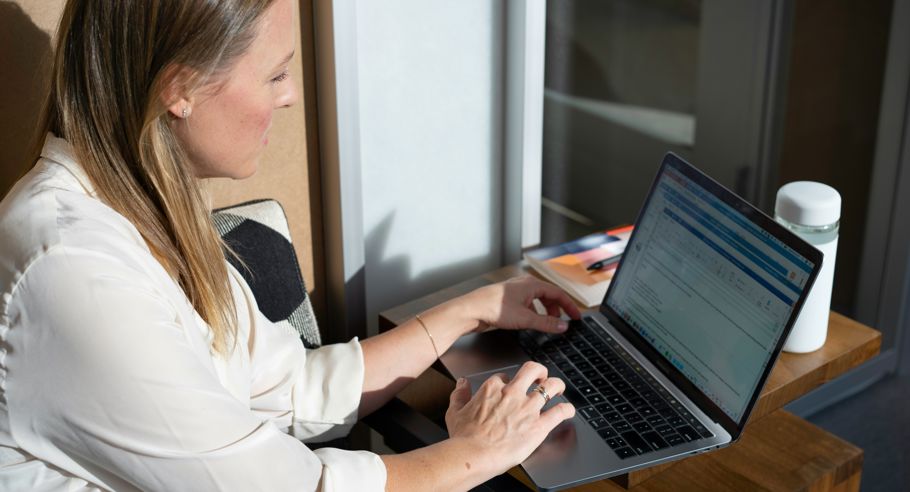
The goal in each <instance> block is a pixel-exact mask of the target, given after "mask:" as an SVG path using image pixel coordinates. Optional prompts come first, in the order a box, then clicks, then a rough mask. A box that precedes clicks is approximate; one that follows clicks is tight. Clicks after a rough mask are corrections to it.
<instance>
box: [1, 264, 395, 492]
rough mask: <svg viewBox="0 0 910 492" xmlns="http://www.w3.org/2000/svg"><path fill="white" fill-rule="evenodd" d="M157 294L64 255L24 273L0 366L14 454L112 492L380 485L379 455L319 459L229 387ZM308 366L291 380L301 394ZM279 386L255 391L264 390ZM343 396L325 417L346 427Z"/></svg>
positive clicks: (143, 275)
mask: <svg viewBox="0 0 910 492" xmlns="http://www.w3.org/2000/svg"><path fill="white" fill-rule="evenodd" d="M160 288H161V286H160V285H157V284H156V283H155V282H154V281H153V280H152V278H151V277H150V275H149V274H148V273H147V272H145V271H143V269H142V268H140V267H137V266H136V265H135V264H134V263H130V262H128V261H127V260H123V259H122V258H120V257H115V256H113V255H108V254H103V253H98V252H91V251H82V250H76V249H73V248H67V247H64V246H59V247H55V248H54V249H51V250H50V251H48V252H46V253H45V254H44V255H43V256H42V257H41V258H40V259H38V260H36V261H35V262H34V263H33V264H32V265H30V266H29V268H28V270H27V272H26V273H25V274H24V276H23V277H22V278H21V279H20V280H19V283H18V286H17V289H16V291H15V292H14V293H13V295H14V296H15V299H13V300H12V302H11V303H10V306H11V309H10V312H9V313H8V317H9V320H10V323H9V327H10V328H9V330H8V332H7V333H5V340H6V342H7V347H5V348H6V349H7V350H6V351H5V357H4V359H3V361H2V362H3V367H4V369H5V371H6V374H5V380H4V387H3V390H4V396H5V397H6V398H5V400H6V401H5V402H3V403H5V404H6V405H7V406H8V411H9V426H10V433H11V435H12V436H13V437H14V438H15V440H16V444H17V445H18V446H19V447H21V448H22V449H23V450H25V451H27V452H28V453H30V454H32V455H34V456H36V457H38V458H40V459H42V460H44V461H46V462H48V463H53V464H54V465H56V466H57V467H59V468H62V469H63V470H64V471H66V472H68V473H70V474H73V475H75V476H79V477H88V478H90V479H91V481H92V482H94V483H97V484H99V485H100V486H102V487H105V488H108V489H113V490H134V489H142V490H347V489H352V490H354V489H356V490H382V489H383V488H384V486H385V478H386V477H385V468H384V467H383V465H382V462H381V460H380V459H379V458H378V456H376V455H374V454H372V453H367V452H349V451H340V450H325V451H322V452H320V453H318V454H317V453H314V452H312V451H310V450H309V449H308V448H307V447H306V446H305V445H303V444H302V443H301V442H300V441H298V440H297V439H295V438H294V437H292V436H290V435H288V434H286V433H284V432H282V431H281V430H280V429H279V428H278V427H277V426H276V425H275V424H274V423H273V421H272V420H270V419H264V418H263V417H262V415H260V414H258V413H257V411H254V410H251V409H250V405H249V402H244V401H241V400H239V399H238V398H236V397H234V396H233V395H232V394H231V393H230V392H229V391H227V390H226V389H225V387H224V386H223V385H222V384H221V383H220V382H219V379H218V377H217V375H216V371H215V370H214V368H213V367H212V359H211V357H210V356H209V354H208V353H205V352H204V351H200V350H199V347H198V344H199V339H200V338H202V337H199V336H198V335H197V334H193V333H190V332H189V330H190V329H189V328H187V326H185V324H184V323H183V322H181V317H180V314H179V312H178V310H177V309H176V308H175V306H174V305H173V304H172V303H171V301H169V299H168V297H167V296H165V295H164V294H162V292H161V290H160ZM263 338H265V337H263ZM251 342H252V340H251ZM355 344H356V342H354V343H353V344H352V345H351V346H350V347H351V348H347V349H344V348H342V349H339V353H344V352H345V351H347V353H349V354H353V353H356V351H357V350H358V349H356V348H352V347H353V345H355ZM263 345H265V346H266V347H262V348H263V349H266V348H268V347H267V345H268V343H263ZM286 350H288V351H290V349H286ZM279 351H280V350H279ZM331 353H332V351H331V350H330V351H329V354H331ZM200 354H201V355H200ZM256 355H257V356H258V355H262V356H265V353H264V352H260V353H257V354H256ZM281 355H284V354H281ZM330 358H331V357H330ZM347 358H348V359H354V358H355V357H354V356H353V355H347ZM317 360H319V359H317ZM304 361H305V358H299V362H297V363H296V364H298V365H296V366H294V369H293V370H292V371H288V372H287V373H286V374H285V375H284V376H283V377H282V378H283V379H286V380H287V381H288V382H291V381H293V384H292V386H293V389H292V392H294V391H296V389H297V387H298V383H297V382H296V380H297V379H299V375H300V374H302V373H303V372H305V371H306V370H308V369H309V364H308V363H306V362H304ZM361 365H362V363H361ZM265 373H269V374H272V372H270V371H267V370H265ZM282 378H279V380H281V379H282ZM279 380H274V379H273V380H268V379H267V378H265V379H259V380H257V381H254V385H253V386H254V387H256V389H257V391H258V392H259V393H260V394H261V395H267V394H268V393H269V391H268V389H267V388H265V386H267V385H269V384H276V385H280V384H283V383H282V382H281V381H279ZM326 387H328V386H326ZM301 388H302V386H301ZM303 393H304V394H306V395H311V394H313V395H315V396H318V392H317V393H312V392H310V393H308V392H306V391H303ZM295 399H296V397H295ZM252 400H257V398H256V397H254V398H253V399H252ZM252 400H251V401H252ZM342 400H343V399H342ZM342 400H339V402H340V403H339V404H338V405H340V407H339V410H338V412H337V413H333V412H328V413H325V414H320V415H323V416H324V417H325V418H324V419H323V420H333V419H336V418H341V420H342V421H344V418H345V415H343V414H344V413H345V411H346V410H344V409H343V408H341V407H344V406H345V405H349V403H346V402H344V401H342ZM308 408H309V407H308V406H307V405H302V412H303V413H306V411H308ZM332 408H334V407H332ZM294 412H296V409H294Z"/></svg>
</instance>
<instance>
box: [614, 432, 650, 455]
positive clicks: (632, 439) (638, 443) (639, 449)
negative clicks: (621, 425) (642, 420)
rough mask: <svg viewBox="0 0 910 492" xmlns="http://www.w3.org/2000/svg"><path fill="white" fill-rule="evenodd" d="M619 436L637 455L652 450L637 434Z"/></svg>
mask: <svg viewBox="0 0 910 492" xmlns="http://www.w3.org/2000/svg"><path fill="white" fill-rule="evenodd" d="M620 435H621V436H622V437H623V439H625V440H626V442H628V443H629V447H630V448H632V449H633V450H635V452H636V453H638V454H644V453H647V452H648V451H651V450H652V448H651V446H650V445H648V443H647V442H645V440H644V439H642V438H641V436H639V435H638V433H637V432H634V431H629V432H621V433H620Z"/></svg>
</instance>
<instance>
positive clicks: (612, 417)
mask: <svg viewBox="0 0 910 492" xmlns="http://www.w3.org/2000/svg"><path fill="white" fill-rule="evenodd" d="M604 418H605V419H607V420H608V421H609V422H610V423H614V422H622V420H623V419H622V415H620V414H619V412H610V413H606V414H604Z"/></svg>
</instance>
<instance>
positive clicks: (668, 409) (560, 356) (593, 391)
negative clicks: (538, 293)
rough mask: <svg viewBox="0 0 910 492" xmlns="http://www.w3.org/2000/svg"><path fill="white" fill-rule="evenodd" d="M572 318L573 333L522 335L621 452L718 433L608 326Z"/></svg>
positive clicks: (528, 348) (533, 353)
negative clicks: (562, 377)
mask: <svg viewBox="0 0 910 492" xmlns="http://www.w3.org/2000/svg"><path fill="white" fill-rule="evenodd" d="M587 323H593V322H590V321H585V322H580V321H579V322H575V321H573V322H571V323H570V325H569V326H570V328H569V331H567V332H566V333H565V334H564V335H560V336H547V335H542V334H540V333H534V332H530V331H524V332H522V333H521V334H520V336H519V341H520V343H521V345H522V347H523V348H524V349H525V350H526V351H527V352H528V354H530V355H531V358H533V359H534V360H536V361H538V362H541V363H543V364H551V365H555V366H556V367H558V368H559V369H560V370H561V371H562V373H563V374H564V375H565V383H566V391H565V393H564V396H565V397H566V398H567V399H568V400H569V401H571V402H572V404H574V405H575V408H576V410H577V412H578V414H579V415H580V416H581V417H582V418H584V419H585V420H586V421H587V422H588V423H589V424H590V425H591V426H592V427H594V429H595V430H597V433H598V434H600V437H601V438H603V440H604V441H605V442H606V443H607V445H608V446H610V448H612V449H613V451H615V452H616V454H617V455H618V456H619V457H620V458H622V459H626V458H630V457H632V456H638V455H642V454H646V453H650V452H653V451H658V450H661V449H664V448H667V447H670V446H676V445H679V444H683V443H686V442H690V441H694V440H696V439H700V438H707V437H713V434H711V432H710V431H709V430H708V429H706V428H705V427H704V426H703V425H702V424H701V423H700V422H699V421H698V420H697V419H696V418H695V417H694V416H693V415H692V414H691V413H689V411H688V410H686V408H685V407H684V406H683V405H682V404H681V403H680V402H679V401H677V400H676V398H675V397H674V396H673V395H671V394H670V392H668V391H667V390H666V389H665V388H664V387H663V386H661V385H660V384H659V383H658V382H657V381H656V380H655V379H654V377H653V376H651V375H650V374H648V373H647V371H645V370H644V369H643V368H642V367H641V365H640V364H638V362H636V361H635V359H633V358H632V357H631V356H630V355H629V354H628V353H627V352H626V351H625V349H623V348H622V346H621V345H619V343H617V342H616V340H614V339H613V338H612V337H611V336H610V335H609V334H608V333H606V332H605V331H604V330H602V329H600V328H598V327H596V324H595V325H594V327H593V328H592V327H591V326H589V325H588V324H587Z"/></svg>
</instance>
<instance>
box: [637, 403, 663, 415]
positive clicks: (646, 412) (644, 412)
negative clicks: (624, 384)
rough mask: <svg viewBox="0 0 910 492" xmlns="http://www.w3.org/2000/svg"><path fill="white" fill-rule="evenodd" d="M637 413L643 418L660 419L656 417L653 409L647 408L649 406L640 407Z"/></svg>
mask: <svg viewBox="0 0 910 492" xmlns="http://www.w3.org/2000/svg"><path fill="white" fill-rule="evenodd" d="M638 411H639V412H640V413H641V414H642V415H644V416H645V417H658V418H660V416H659V415H657V412H656V411H654V409H653V408H651V407H649V406H642V407H640V408H639V409H638Z"/></svg>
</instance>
